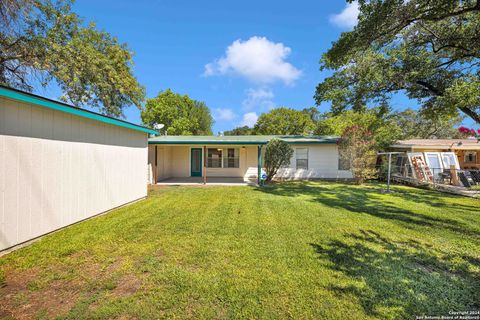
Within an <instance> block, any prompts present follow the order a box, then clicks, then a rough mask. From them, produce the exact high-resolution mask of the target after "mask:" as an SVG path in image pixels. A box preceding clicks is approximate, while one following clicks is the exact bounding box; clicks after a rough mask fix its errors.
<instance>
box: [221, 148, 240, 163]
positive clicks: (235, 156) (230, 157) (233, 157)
mask: <svg viewBox="0 0 480 320" xmlns="http://www.w3.org/2000/svg"><path fill="white" fill-rule="evenodd" d="M239 151H240V150H239V149H238V148H228V149H227V156H226V157H225V158H224V160H223V161H224V162H223V167H224V168H238V167H239V166H240V161H239V160H240V157H239Z"/></svg>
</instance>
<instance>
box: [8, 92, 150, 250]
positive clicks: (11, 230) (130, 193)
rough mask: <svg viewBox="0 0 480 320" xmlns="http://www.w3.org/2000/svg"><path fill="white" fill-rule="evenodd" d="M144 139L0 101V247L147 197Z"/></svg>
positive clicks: (110, 127) (106, 126) (91, 122)
mask: <svg viewBox="0 0 480 320" xmlns="http://www.w3.org/2000/svg"><path fill="white" fill-rule="evenodd" d="M147 150H148V149H147V134H146V133H143V132H139V131H134V130H131V129H127V128H121V127H118V126H114V125H110V124H106V123H102V122H98V121H94V120H90V119H86V118H82V117H78V116H74V115H71V114H67V113H64V112H60V111H55V110H51V109H47V108H44V107H39V106H36V105H33V104H28V103H23V102H19V101H15V100H10V99H6V98H0V250H2V249H5V248H8V247H11V246H13V245H15V244H18V243H21V242H24V241H27V240H30V239H32V238H35V237H38V236H40V235H43V234H45V233H48V232H51V231H53V230H56V229H58V228H61V227H64V226H67V225H69V224H72V223H75V222H77V221H80V220H83V219H86V218H88V217H91V216H94V215H96V214H99V213H102V212H104V211H107V210H110V209H112V208H115V207H118V206H121V205H123V204H126V203H128V202H131V201H134V200H137V199H140V198H143V197H145V196H146V195H147V186H146V181H147V171H146V170H145V163H146V162H147V156H148V151H147Z"/></svg>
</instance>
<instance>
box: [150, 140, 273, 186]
mask: <svg viewBox="0 0 480 320" xmlns="http://www.w3.org/2000/svg"><path fill="white" fill-rule="evenodd" d="M195 138H196V137H184V138H183V137H165V136H161V137H156V138H152V139H150V140H149V174H150V176H151V179H150V180H151V183H152V184H160V185H197V184H211V185H252V184H254V185H255V184H259V183H260V181H259V178H260V177H261V169H262V165H263V153H264V152H263V147H264V144H265V143H266V142H265V141H245V140H244V139H242V140H239V141H231V140H230V141H228V142H227V141H221V140H218V139H214V140H213V141H212V140H211V138H212V137H209V138H210V140H208V141H195ZM214 138H216V137H214ZM167 139H168V140H167ZM183 139H184V140H183ZM192 139H193V140H194V141H192Z"/></svg>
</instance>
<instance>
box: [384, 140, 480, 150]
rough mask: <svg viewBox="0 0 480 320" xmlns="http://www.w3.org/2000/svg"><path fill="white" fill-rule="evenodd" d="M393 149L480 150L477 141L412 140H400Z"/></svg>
mask: <svg viewBox="0 0 480 320" xmlns="http://www.w3.org/2000/svg"><path fill="white" fill-rule="evenodd" d="M390 148H393V149H406V148H413V149H415V148H419V149H466V150H467V149H472V150H478V149H480V142H479V141H478V140H477V139H410V140H399V141H397V142H396V143H395V144H393V145H391V146H390Z"/></svg>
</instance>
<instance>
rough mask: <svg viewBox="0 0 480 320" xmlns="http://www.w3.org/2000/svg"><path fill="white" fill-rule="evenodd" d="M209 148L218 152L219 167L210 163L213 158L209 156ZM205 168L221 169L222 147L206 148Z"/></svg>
mask: <svg viewBox="0 0 480 320" xmlns="http://www.w3.org/2000/svg"><path fill="white" fill-rule="evenodd" d="M210 150H215V151H217V152H219V153H220V166H219V167H212V166H211V163H212V162H213V161H212V160H214V159H213V158H212V157H210ZM215 160H217V159H215ZM207 168H209V169H222V168H223V149H222V148H207Z"/></svg>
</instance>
